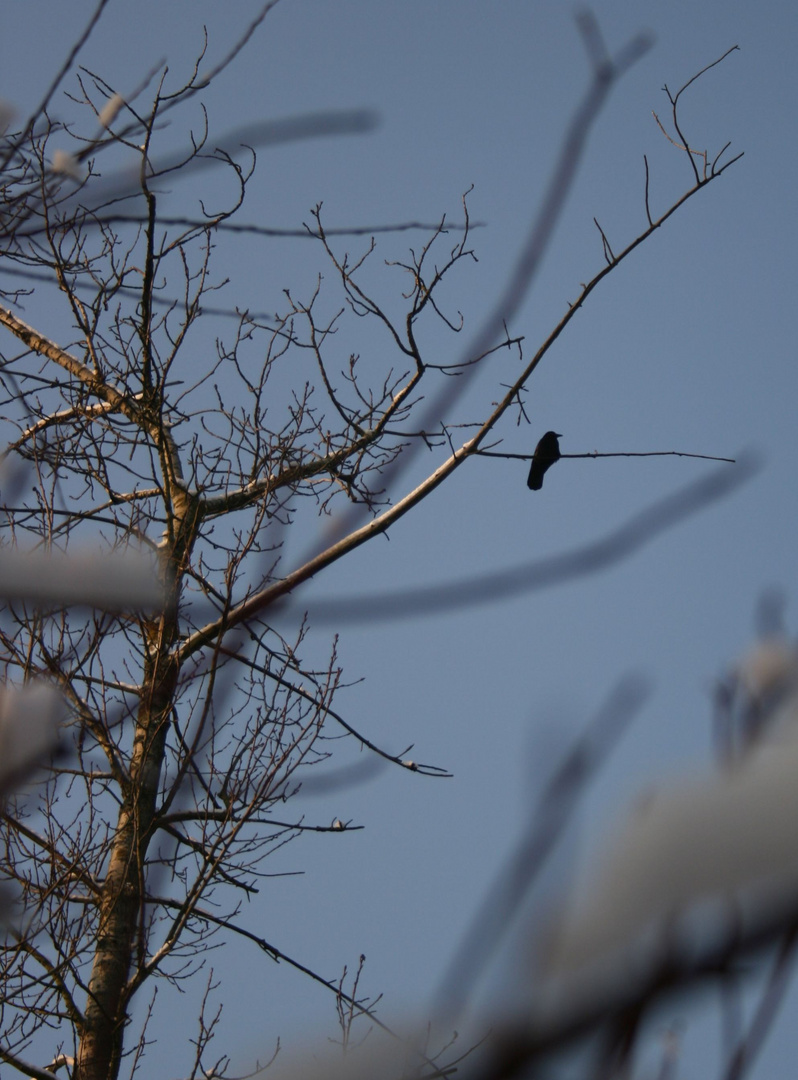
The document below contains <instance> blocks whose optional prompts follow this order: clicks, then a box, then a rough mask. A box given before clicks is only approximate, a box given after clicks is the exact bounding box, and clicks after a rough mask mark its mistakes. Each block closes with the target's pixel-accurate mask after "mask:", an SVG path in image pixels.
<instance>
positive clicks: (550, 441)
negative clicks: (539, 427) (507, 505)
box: [526, 431, 562, 491]
mask: <svg viewBox="0 0 798 1080" xmlns="http://www.w3.org/2000/svg"><path fill="white" fill-rule="evenodd" d="M561 438H562V435H561V434H560V433H559V432H558V431H547V432H546V434H545V435H544V436H543V438H542V439H541V440H540V442H539V443H538V444H537V446H536V447H535V453H534V455H533V457H532V465H531V467H530V469H529V477H528V479H527V482H526V486H527V487H528V488H531V490H532V491H540V489H541V488H542V487H543V477H544V476H545V474H546V470H547V469H550V468H551V466H552V465H553V464H554V462H555V461H559V460H560V444H559V443H558V442H557V440H558V439H561Z"/></svg>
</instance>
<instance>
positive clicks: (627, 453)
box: [472, 450, 737, 465]
mask: <svg viewBox="0 0 798 1080" xmlns="http://www.w3.org/2000/svg"><path fill="white" fill-rule="evenodd" d="M472 457H495V458H515V459H516V460H518V461H531V460H532V457H533V455H532V454H502V453H499V452H498V451H497V450H475V451H474V453H473V454H472ZM604 457H689V458H701V460H702V461H726V462H728V463H729V464H731V465H735V464H736V463H737V459H736V458H730V457H716V456H715V455H714V454H688V453H687V451H686V450H643V451H637V450H624V451H619V452H618V453H611V454H610V453H603V452H599V451H598V450H592V451H590V452H589V453H587V454H560V458H604Z"/></svg>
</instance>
